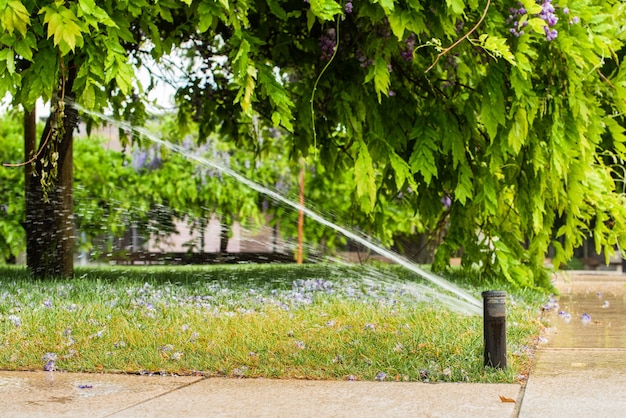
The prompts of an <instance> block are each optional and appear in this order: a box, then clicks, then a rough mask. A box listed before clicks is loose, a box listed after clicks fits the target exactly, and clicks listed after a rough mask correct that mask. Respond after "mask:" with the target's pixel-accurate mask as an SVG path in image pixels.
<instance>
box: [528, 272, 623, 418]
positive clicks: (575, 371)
mask: <svg viewBox="0 0 626 418" xmlns="http://www.w3.org/2000/svg"><path fill="white" fill-rule="evenodd" d="M556 286H557V288H558V289H559V291H560V296H559V297H558V298H557V301H558V307H556V308H555V309H554V310H553V311H552V312H550V313H549V315H548V317H549V319H550V322H551V324H552V325H553V326H552V327H551V328H550V329H549V330H548V335H547V343H546V344H545V345H543V346H541V347H540V349H539V350H538V351H537V354H536V358H535V364H534V366H533V369H532V372H531V374H530V378H529V380H528V383H527V384H526V388H525V390H524V394H523V400H522V402H521V407H520V413H519V417H523V418H526V417H528V418H533V417H567V418H574V417H593V416H597V417H603V418H604V417H623V416H626V287H625V286H626V277H625V275H622V274H621V273H620V274H615V273H609V272H606V273H594V274H592V273H589V272H577V273H573V274H569V275H567V274H563V275H561V276H559V278H558V281H557V283H556ZM584 314H587V315H589V317H583V315H584Z"/></svg>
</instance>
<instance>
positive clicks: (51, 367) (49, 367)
mask: <svg viewBox="0 0 626 418" xmlns="http://www.w3.org/2000/svg"><path fill="white" fill-rule="evenodd" d="M57 358H58V356H57V354H56V353H46V354H44V355H43V356H42V357H41V360H42V361H45V362H46V364H45V365H44V366H43V369H44V370H45V371H47V372H53V371H55V370H56V369H57V367H56V360H57Z"/></svg>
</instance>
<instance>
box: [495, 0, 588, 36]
mask: <svg viewBox="0 0 626 418" xmlns="http://www.w3.org/2000/svg"><path fill="white" fill-rule="evenodd" d="M538 1H539V2H541V12H539V13H538V14H537V15H536V16H535V17H539V18H541V19H542V20H543V21H544V22H545V25H544V26H543V30H544V33H545V36H546V41H548V42H550V41H553V40H555V39H556V38H557V37H558V35H559V32H558V30H557V29H556V28H555V26H556V25H557V23H558V22H559V17H558V15H557V8H558V6H554V4H552V0H538ZM561 12H562V13H563V14H564V15H569V8H567V7H564V8H563V9H562V10H561ZM527 13H528V11H527V10H526V8H525V7H524V6H523V5H522V3H517V7H511V8H510V9H509V17H508V18H507V20H506V23H507V24H508V25H511V27H510V29H509V32H511V34H512V35H513V36H515V37H520V36H522V35H523V34H524V28H525V27H526V26H528V21H527V20H524V21H522V17H523V16H524V15H526V14H527ZM578 22H579V18H578V17H576V16H575V17H573V18H572V19H570V21H569V23H570V25H572V24H576V23H578Z"/></svg>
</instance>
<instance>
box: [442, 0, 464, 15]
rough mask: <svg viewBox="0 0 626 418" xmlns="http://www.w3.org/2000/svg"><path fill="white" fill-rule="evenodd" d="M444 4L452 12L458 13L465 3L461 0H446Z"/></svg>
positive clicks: (461, 11)
mask: <svg viewBox="0 0 626 418" xmlns="http://www.w3.org/2000/svg"><path fill="white" fill-rule="evenodd" d="M446 6H448V9H452V13H454V14H457V15H460V14H462V13H463V10H464V9H465V3H464V2H463V0H446Z"/></svg>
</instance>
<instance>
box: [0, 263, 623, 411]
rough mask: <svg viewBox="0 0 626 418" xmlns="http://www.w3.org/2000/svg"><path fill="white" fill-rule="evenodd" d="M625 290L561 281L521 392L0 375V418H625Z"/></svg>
mask: <svg viewBox="0 0 626 418" xmlns="http://www.w3.org/2000/svg"><path fill="white" fill-rule="evenodd" d="M563 277H565V279H564V278H563ZM625 284H626V277H623V276H622V275H621V274H619V275H617V274H615V273H613V274H611V273H605V274H602V275H589V274H573V275H570V276H561V278H560V279H559V282H558V283H557V286H558V287H559V289H561V292H562V293H561V296H560V297H559V304H560V307H559V308H558V309H555V311H554V312H552V313H550V315H551V317H550V319H551V321H552V323H553V324H554V328H552V329H551V330H550V332H549V335H548V342H547V343H546V344H545V345H543V346H542V347H541V348H540V350H538V352H537V356H536V364H535V366H534V367H533V371H532V373H531V376H530V379H529V381H528V383H527V385H526V387H525V388H523V387H522V386H520V385H518V384H512V385H500V384H465V383H439V384H428V383H405V382H403V383H393V382H347V381H346V382H328V381H302V380H270V379H224V378H202V377H160V376H136V375H104V374H81V373H60V372H52V373H51V372H0V404H1V406H0V416H2V417H55V416H65V417H85V416H89V417H178V416H184V417H292V416H298V417H377V418H380V417H481V418H482V417H497V418H500V417H516V416H517V415H518V414H519V416H521V417H544V416H549V417H568V418H569V417H589V416H593V415H598V416H602V417H618V416H624V415H626V373H624V371H625V370H626V321H624V319H626V292H625V290H626V288H625V286H624V285H625ZM598 292H601V294H600V295H599V294H598ZM605 301H606V302H605ZM607 303H608V305H607ZM559 310H563V311H567V312H568V313H569V314H570V315H571V320H570V322H569V323H567V322H566V321H565V319H564V317H565V316H564V315H560V316H559V315H558V314H557V312H558V311H559ZM583 313H587V314H589V315H591V320H590V321H589V322H588V323H586V324H583V323H582V322H581V320H580V317H581V315H582V314H583ZM503 399H504V400H515V401H516V402H505V401H503Z"/></svg>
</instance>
